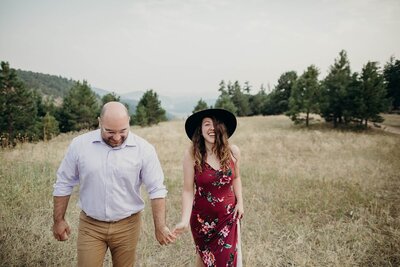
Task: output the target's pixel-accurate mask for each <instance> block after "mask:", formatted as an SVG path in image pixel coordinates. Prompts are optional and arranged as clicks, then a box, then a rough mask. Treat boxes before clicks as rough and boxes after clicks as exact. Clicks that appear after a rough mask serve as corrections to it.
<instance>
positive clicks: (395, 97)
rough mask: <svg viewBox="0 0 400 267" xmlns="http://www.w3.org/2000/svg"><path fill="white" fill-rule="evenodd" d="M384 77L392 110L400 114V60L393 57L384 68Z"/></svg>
mask: <svg viewBox="0 0 400 267" xmlns="http://www.w3.org/2000/svg"><path fill="white" fill-rule="evenodd" d="M383 75H384V77H385V85H386V88H387V97H388V98H389V99H390V101H391V109H392V110H397V111H399V112H400V60H398V59H396V60H395V59H394V57H391V58H390V60H389V62H387V63H386V65H385V67H384V70H383Z"/></svg>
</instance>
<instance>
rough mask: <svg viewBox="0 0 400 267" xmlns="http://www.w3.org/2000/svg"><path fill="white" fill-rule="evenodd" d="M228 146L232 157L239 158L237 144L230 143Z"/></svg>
mask: <svg viewBox="0 0 400 267" xmlns="http://www.w3.org/2000/svg"><path fill="white" fill-rule="evenodd" d="M229 148H230V150H231V152H232V155H233V157H235V158H236V159H239V157H240V149H239V147H238V146H237V145H234V144H231V145H230V146H229Z"/></svg>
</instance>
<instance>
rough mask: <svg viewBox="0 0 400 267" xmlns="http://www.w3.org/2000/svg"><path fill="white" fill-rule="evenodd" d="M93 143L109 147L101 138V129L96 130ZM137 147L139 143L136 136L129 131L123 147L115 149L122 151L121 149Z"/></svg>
mask: <svg viewBox="0 0 400 267" xmlns="http://www.w3.org/2000/svg"><path fill="white" fill-rule="evenodd" d="M91 142H92V143H102V144H105V145H107V144H106V143H105V142H104V140H103V138H102V137H101V132H100V129H97V130H95V131H94V132H93V135H92V140H91ZM136 145H137V142H136V139H135V136H134V134H133V133H132V132H131V131H129V133H128V137H127V138H126V139H125V142H123V143H122V145H120V146H119V147H115V148H116V149H121V148H124V147H126V146H136Z"/></svg>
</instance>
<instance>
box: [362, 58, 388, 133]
mask: <svg viewBox="0 0 400 267" xmlns="http://www.w3.org/2000/svg"><path fill="white" fill-rule="evenodd" d="M361 89H362V90H361V93H362V107H363V108H362V110H361V116H362V118H363V119H364V123H365V126H367V125H368V121H370V120H372V121H382V120H383V119H382V117H380V116H379V113H380V112H382V111H385V110H386V109H387V107H388V105H387V104H388V101H387V99H386V98H385V96H386V88H385V85H384V79H383V76H382V75H381V74H380V73H379V68H378V66H377V62H368V63H367V64H366V65H365V66H364V67H363V69H362V73H361Z"/></svg>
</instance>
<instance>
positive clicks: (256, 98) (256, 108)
mask: <svg viewBox="0 0 400 267" xmlns="http://www.w3.org/2000/svg"><path fill="white" fill-rule="evenodd" d="M266 99H267V94H266V93H265V88H264V85H261V87H260V91H259V92H258V93H257V94H255V95H250V97H249V106H250V110H251V112H250V114H249V115H251V116H256V115H261V114H262V113H263V109H264V106H265V102H266Z"/></svg>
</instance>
